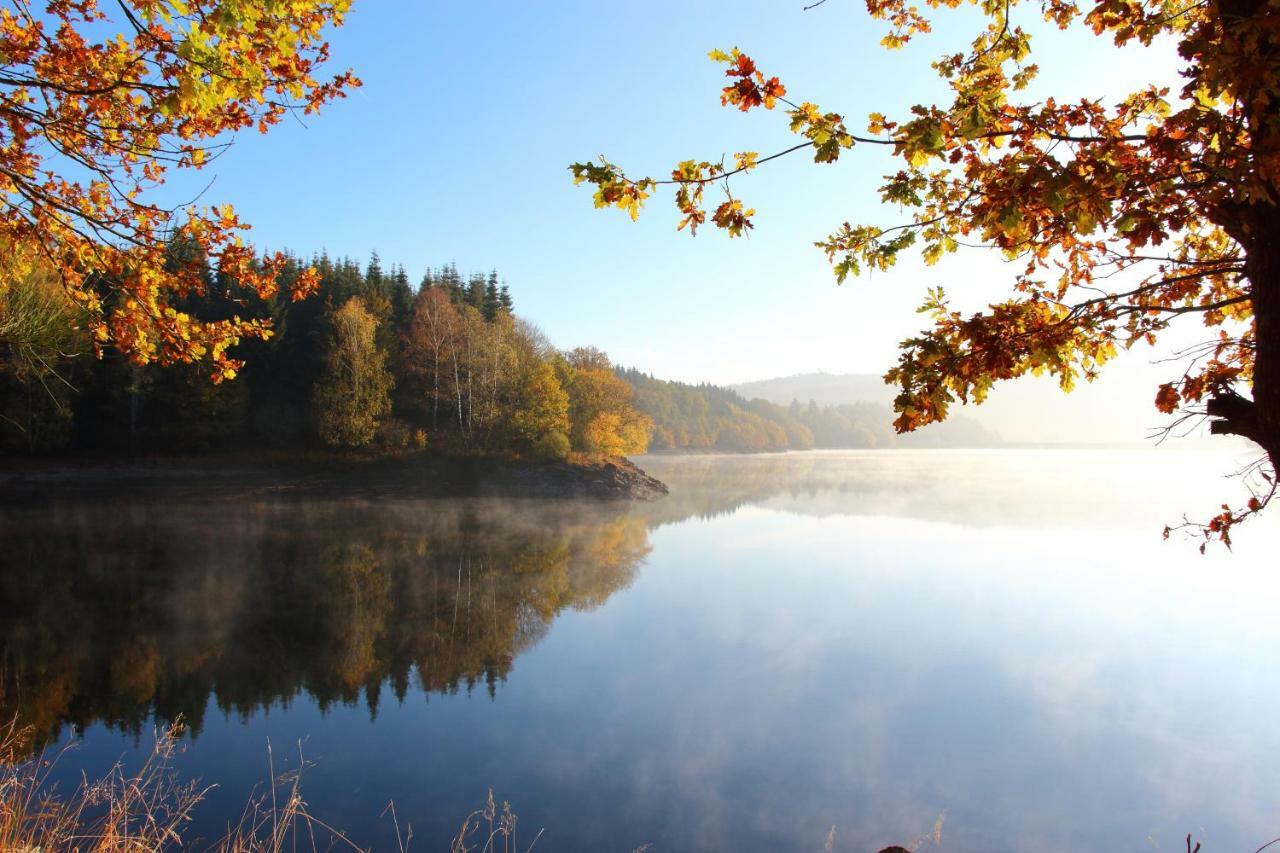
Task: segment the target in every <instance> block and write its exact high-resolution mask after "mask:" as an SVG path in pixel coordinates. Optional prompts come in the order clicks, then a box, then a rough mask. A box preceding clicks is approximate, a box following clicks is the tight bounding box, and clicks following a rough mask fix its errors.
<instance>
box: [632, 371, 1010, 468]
mask: <svg viewBox="0 0 1280 853" xmlns="http://www.w3.org/2000/svg"><path fill="white" fill-rule="evenodd" d="M618 375H619V376H621V377H622V378H623V379H625V380H626V381H627V383H628V384H630V385H631V387H632V388H633V389H635V403H636V407H637V408H639V409H640V410H641V411H642V412H644V413H645V414H646V415H648V416H649V417H650V418H651V419H652V420H653V432H652V439H651V442H650V450H651V451H653V452H659V453H661V452H672V451H698V450H714V451H720V452H728V453H759V452H770V451H779V450H808V449H810V448H822V449H843V448H876V447H879V448H890V447H989V446H993V445H995V444H998V443H999V441H998V439H997V438H996V437H995V436H994V435H992V434H991V433H989V432H987V431H986V430H985V429H983V428H982V427H981V426H980V425H978V424H977V423H976V422H974V421H972V420H968V419H965V418H952V419H950V420H948V421H947V422H946V423H942V424H937V425H935V426H931V427H930V428H929V429H927V430H923V431H921V432H915V433H908V434H907V435H897V434H896V433H894V431H893V426H892V423H893V418H894V415H893V413H892V412H891V411H890V410H889V409H888V408H887V407H885V406H881V405H878V404H876V403H853V404H846V405H839V406H819V405H818V404H817V403H815V402H813V401H809V402H807V403H801V402H799V401H795V402H793V403H791V405H789V406H780V405H778V404H776V403H772V402H769V401H768V400H762V399H753V400H748V399H746V398H745V397H743V396H742V395H741V394H739V393H738V392H736V391H733V390H731V389H728V388H721V387H718V386H715V385H688V384H685V383H683V382H668V381H664V380H661V379H655V378H653V377H652V376H649V375H648V374H645V373H641V372H640V371H638V370H634V369H620V370H619V371H618Z"/></svg>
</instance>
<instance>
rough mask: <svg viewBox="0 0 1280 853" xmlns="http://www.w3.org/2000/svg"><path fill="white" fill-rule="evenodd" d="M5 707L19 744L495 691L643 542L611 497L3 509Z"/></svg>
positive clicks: (601, 595) (609, 588)
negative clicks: (304, 702) (584, 501)
mask: <svg viewBox="0 0 1280 853" xmlns="http://www.w3.org/2000/svg"><path fill="white" fill-rule="evenodd" d="M0 539H2V540H3V541H4V542H5V543H6V547H5V548H4V549H3V551H2V552H0V646H2V649H3V652H2V655H3V657H2V658H0V717H2V718H3V719H6V720H7V719H11V718H13V717H15V716H16V718H17V720H18V721H19V723H20V724H21V725H22V726H27V727H30V728H31V731H32V732H33V733H34V736H33V738H32V746H33V748H34V747H38V746H39V745H41V744H43V743H47V742H49V741H50V740H52V739H56V738H58V737H59V736H60V735H61V734H62V733H63V732H64V730H65V729H66V728H67V727H68V726H70V727H72V728H74V729H75V730H83V729H84V727H86V726H88V725H91V724H93V723H103V724H106V725H108V726H110V727H112V728H115V729H119V730H124V731H132V732H139V731H141V730H142V729H143V727H144V726H147V725H149V724H150V723H151V722H152V721H162V722H166V721H171V720H173V719H175V718H178V717H179V716H180V717H181V718H183V719H184V720H185V721H186V724H187V726H188V727H189V731H190V732H191V733H192V734H193V736H198V735H199V733H200V731H201V728H202V725H203V722H204V715H205V713H206V709H207V708H209V707H211V706H210V702H209V699H210V697H213V698H214V699H215V700H216V706H217V707H218V708H219V709H221V710H222V711H223V712H224V713H231V714H238V715H242V716H246V717H247V716H249V715H251V714H253V713H254V712H256V711H258V710H261V709H264V708H268V707H270V706H272V705H274V704H277V703H279V704H280V705H283V706H288V705H289V704H290V703H292V702H293V701H295V700H296V699H297V698H298V697H299V696H302V695H304V694H305V695H306V696H308V697H310V701H312V702H314V703H316V704H317V705H318V706H319V707H320V708H321V709H322V710H323V709H325V708H328V707H330V706H332V705H333V704H334V703H345V704H356V703H363V704H364V705H365V706H367V708H368V709H369V712H370V714H371V715H376V714H377V711H378V707H379V703H380V702H382V701H384V692H385V691H389V692H390V693H391V694H392V695H394V697H395V698H396V699H397V700H403V699H404V698H405V697H406V695H408V694H409V693H410V691H413V690H419V691H425V692H427V693H433V692H457V691H461V690H465V691H468V692H470V691H473V690H485V691H488V693H489V694H490V695H493V694H495V692H496V691H497V690H498V689H499V686H500V685H501V683H502V682H503V680H504V679H505V678H506V677H507V675H508V673H510V671H511V669H512V666H513V662H514V660H515V658H516V656H517V655H518V654H519V653H520V652H521V651H522V650H524V649H526V648H529V647H530V646H531V645H532V644H534V643H536V642H537V641H538V639H539V638H540V637H541V636H542V635H543V634H544V633H545V632H546V630H547V628H548V626H549V625H550V624H551V622H552V621H553V620H554V619H555V618H556V615H557V614H558V613H560V612H562V611H563V610H565V609H566V608H572V609H578V610H582V609H590V608H594V607H596V606H598V605H600V604H602V603H603V602H604V601H605V600H607V599H608V598H609V596H610V595H612V594H613V593H614V592H616V591H617V590H619V589H622V588H623V587H625V586H627V585H628V584H629V583H630V582H631V580H632V578H633V577H634V575H635V572H636V569H637V567H638V565H639V564H640V562H641V560H642V558H643V557H644V555H645V554H646V553H647V552H648V535H647V530H646V526H645V524H644V522H643V521H642V520H640V519H639V518H636V517H634V516H630V515H627V514H626V513H625V512H622V511H620V510H619V509H618V508H616V507H615V508H613V509H612V510H610V509H609V508H607V507H594V508H593V507H588V506H582V505H566V504H552V505H546V504H543V505H539V504H523V505H522V504H520V503H518V502H511V501H502V502H485V501H449V502H443V501H441V502H435V501H420V502H414V503H386V502H383V503H379V504H376V505H374V504H353V503H351V502H342V503H328V504H298V503H287V502H282V503H263V504H249V505H245V504H240V505H211V506H185V507H182V506H179V507H160V506H127V505H126V506H124V507H115V508H111V509H104V508H101V507H93V508H90V507H59V508H50V509H45V510H40V511H22V512H10V513H7V514H5V515H4V516H3V518H0Z"/></svg>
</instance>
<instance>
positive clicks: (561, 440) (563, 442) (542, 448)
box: [533, 431, 573, 462]
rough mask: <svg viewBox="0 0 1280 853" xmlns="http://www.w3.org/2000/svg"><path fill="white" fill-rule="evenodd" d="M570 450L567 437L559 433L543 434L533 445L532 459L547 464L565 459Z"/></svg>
mask: <svg viewBox="0 0 1280 853" xmlns="http://www.w3.org/2000/svg"><path fill="white" fill-rule="evenodd" d="M572 449H573V448H572V446H571V445H570V444H569V436H567V435H565V434H564V433H562V432H559V431H556V432H548V433H545V434H543V435H542V436H541V437H539V438H538V440H537V441H535V442H534V443H533V455H534V458H536V459H542V460H544V461H547V462H559V461H561V460H564V459H567V458H568V457H569V453H570V451H571V450H572Z"/></svg>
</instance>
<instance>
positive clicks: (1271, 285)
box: [1208, 205, 1280, 467]
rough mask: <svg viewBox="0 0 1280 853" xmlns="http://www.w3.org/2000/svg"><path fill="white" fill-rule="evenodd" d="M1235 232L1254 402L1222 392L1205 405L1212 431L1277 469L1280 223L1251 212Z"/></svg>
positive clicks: (1259, 210) (1271, 215) (1262, 209)
mask: <svg viewBox="0 0 1280 853" xmlns="http://www.w3.org/2000/svg"><path fill="white" fill-rule="evenodd" d="M1250 214H1251V215H1250V217H1249V219H1250V220H1251V221H1249V222H1248V223H1247V225H1246V226H1245V227H1243V228H1241V229H1240V230H1239V231H1238V232H1237V240H1239V242H1240V243H1241V245H1242V246H1243V247H1244V250H1245V256H1246V260H1245V276H1246V277H1247V279H1248V283H1249V289H1250V295H1251V298H1252V307H1253V323H1254V361H1253V399H1252V400H1248V399H1246V398H1244V397H1242V396H1240V395H1238V394H1236V393H1234V392H1230V391H1228V392H1225V393H1221V394H1218V395H1216V396H1214V397H1213V398H1212V399H1210V400H1209V404H1208V412H1209V414H1210V416H1212V417H1214V418H1217V420H1215V421H1213V422H1212V423H1211V424H1210V431H1211V432H1214V433H1218V434H1230V435H1240V436H1244V437H1245V438H1248V439H1250V440H1251V441H1253V442H1254V443H1256V444H1258V445H1259V446H1260V447H1262V449H1263V450H1265V451H1266V452H1267V455H1268V456H1269V457H1271V463H1272V466H1273V467H1275V466H1276V465H1277V464H1280V218H1278V217H1277V216H1276V210H1275V209H1274V208H1273V207H1271V206H1270V205H1257V206H1254V208H1253V210H1251V211H1250Z"/></svg>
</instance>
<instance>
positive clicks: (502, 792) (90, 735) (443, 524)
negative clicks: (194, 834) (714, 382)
mask: <svg viewBox="0 0 1280 853" xmlns="http://www.w3.org/2000/svg"><path fill="white" fill-rule="evenodd" d="M643 464H644V465H645V467H647V468H648V469H649V470H650V471H651V472H652V473H654V474H655V475H657V476H659V477H660V478H662V479H664V480H666V481H667V482H668V483H669V484H670V485H671V487H672V495H671V497H670V498H668V499H667V500H664V501H661V502H659V503H656V504H652V505H644V506H636V507H630V508H627V507H609V506H600V505H595V506H585V505H563V504H547V503H536V502H526V503H519V502H493V501H489V502H485V501H471V502H451V503H446V502H421V503H396V504H379V505H372V504H324V505H319V504H315V505H313V504H306V505H300V504H291V503H278V504H260V505H236V506H199V507H197V506H192V507H163V508H162V507H128V506H125V507H119V506H116V507H112V508H111V509H110V510H109V511H108V510H101V509H99V510H94V509H85V508H75V507H58V508H55V509H51V510H47V511H32V512H30V513H20V514H19V513H10V514H9V515H7V516H6V517H4V518H3V519H2V520H0V535H3V538H4V541H5V543H6V548H5V550H4V556H2V557H0V563H2V564H3V565H0V571H2V573H3V575H2V577H3V580H2V581H0V617H2V619H0V625H2V626H3V629H2V630H3V633H2V634H0V642H3V645H4V658H3V660H4V667H3V673H0V674H2V676H3V678H2V681H0V687H2V690H3V692H2V693H0V704H2V705H3V710H5V711H6V712H8V713H13V712H17V713H19V714H20V715H22V717H23V719H24V720H25V721H27V722H30V723H31V724H33V725H35V726H37V727H38V728H39V729H40V730H41V731H42V732H45V733H46V734H47V736H48V737H50V738H52V739H53V740H54V741H56V740H67V739H71V738H73V735H72V731H73V730H74V729H75V728H77V727H79V728H83V731H84V737H83V740H82V742H81V743H80V745H79V747H78V748H77V750H76V751H75V752H73V753H72V754H71V755H70V756H67V757H66V758H64V759H63V761H64V762H67V765H66V769H65V772H66V775H67V778H68V779H70V778H73V776H74V775H75V774H74V773H73V772H72V771H77V772H78V769H79V768H80V767H88V768H89V769H90V770H93V769H94V768H102V767H105V766H107V765H109V764H110V763H111V762H112V761H114V760H115V759H116V758H117V757H119V756H120V755H122V754H124V755H133V754H134V751H135V750H145V749H146V747H147V744H148V742H149V738H150V730H151V729H150V727H151V721H152V719H153V718H154V717H156V716H158V717H160V718H161V719H166V718H169V717H172V716H174V715H176V714H182V715H183V716H184V717H186V718H187V719H188V720H189V721H191V723H192V724H193V730H194V733H193V737H192V738H191V741H190V745H189V747H188V749H187V751H186V752H185V754H184V755H183V757H182V766H183V768H184V770H186V771H188V772H190V773H191V774H193V775H198V776H200V777H202V778H203V779H204V780H206V781H208V782H217V783H218V784H219V785H220V786H221V787H220V788H219V789H217V790H216V791H215V792H214V793H213V794H212V795H211V798H210V800H209V802H208V803H207V804H206V807H205V808H204V809H203V811H202V818H201V821H200V824H199V827H198V829H199V831H200V832H203V833H205V834H207V835H214V834H216V832H217V830H218V828H219V826H221V825H222V823H223V822H225V820H227V819H228V818H234V817H235V816H237V815H238V813H239V810H240V807H241V805H242V804H243V802H244V800H245V796H246V792H247V791H248V790H249V788H250V787H252V786H253V785H254V784H255V783H257V782H259V781H261V780H262V779H264V778H265V777H266V775H267V772H266V744H267V742H268V740H270V742H271V743H272V745H273V748H274V750H275V753H276V760H277V762H278V763H279V762H284V763H288V761H290V760H293V759H282V758H281V755H282V754H284V755H295V754H296V746H295V745H296V744H297V743H298V741H299V740H300V739H301V740H303V744H302V750H303V753H304V754H305V756H306V759H307V760H308V761H309V762H313V763H314V766H313V767H311V768H309V769H308V771H307V776H306V783H305V791H306V794H307V799H308V801H309V802H310V804H311V805H312V808H313V810H314V811H315V812H316V813H317V814H320V815H322V816H324V817H325V819H326V820H328V821H330V822H331V823H335V824H337V825H339V826H342V827H344V828H346V829H348V830H350V831H351V832H352V834H353V835H354V836H355V837H356V838H357V839H358V840H360V841H361V842H363V843H369V844H374V845H376V846H378V847H381V846H382V845H384V844H387V843H389V842H390V841H391V835H390V826H389V824H388V823H387V822H386V821H385V820H380V819H379V818H378V815H379V813H380V812H381V811H382V808H383V806H385V804H386V802H387V801H388V800H390V799H394V800H395V801H396V806H397V812H398V814H399V816H400V819H401V821H402V823H403V822H405V821H409V822H411V823H412V824H413V826H414V833H415V837H416V842H415V845H416V846H418V847H419V849H436V848H437V847H439V846H443V843H444V839H445V838H446V837H447V836H448V835H449V833H450V832H451V830H453V829H454V828H456V825H457V824H458V822H459V821H460V820H461V818H462V816H463V815H464V814H465V813H466V812H467V811H469V810H470V809H471V808H472V807H474V806H475V805H477V804H478V803H479V802H481V801H482V800H483V797H484V794H485V791H486V789H487V788H489V787H493V788H494V789H495V790H496V792H497V794H498V796H499V797H500V798H507V799H510V800H511V801H512V802H513V804H514V806H515V807H516V810H517V812H518V813H519V814H520V815H521V821H522V823H521V826H522V828H523V829H525V830H527V834H525V837H526V838H527V839H532V837H533V834H534V833H535V832H536V830H537V828H539V827H546V829H547V833H546V835H544V837H543V840H542V841H540V842H539V846H542V845H544V844H545V845H546V846H547V847H548V848H549V849H594V850H611V849H613V850H630V849H632V848H633V847H635V846H638V845H639V844H641V843H644V842H652V843H653V844H654V845H655V848H656V849H668V850H699V849H704V850H713V849H731V848H732V849H743V850H774V849H821V847H822V842H823V839H824V838H825V837H826V834H827V831H828V829H829V828H830V827H831V826H832V825H833V824H834V825H836V826H837V835H836V849H838V850H874V849H878V846H877V845H879V846H883V845H886V844H889V843H904V842H908V841H910V840H911V839H913V838H915V837H917V836H921V835H924V834H926V833H928V832H929V831H930V830H931V829H932V828H933V826H934V824H935V821H936V820H937V818H938V817H939V816H940V815H943V814H944V813H945V821H944V824H943V831H942V836H943V840H944V845H945V847H947V848H950V849H957V850H976V849H982V850H1029V851H1030V850H1061V849H1109V850H1110V849H1116V850H1139V849H1142V850H1147V849H1157V850H1174V849H1177V848H1178V845H1179V843H1180V842H1181V839H1182V838H1183V837H1184V836H1185V835H1186V833H1187V832H1194V833H1195V834H1196V836H1197V838H1200V839H1202V840H1204V841H1205V842H1206V847H1207V848H1209V849H1213V850H1239V849H1245V848H1247V849H1249V850H1252V849H1255V848H1256V847H1257V846H1259V845H1261V844H1262V843H1263V842H1265V841H1267V840H1270V839H1271V838H1272V837H1275V836H1276V835H1280V769H1277V768H1275V767H1274V761H1272V758H1273V756H1275V755H1276V754H1277V747H1278V746H1280V742H1278V741H1280V730H1278V729H1277V725H1276V724H1275V722H1274V719H1275V708H1276V704H1277V699H1280V687H1277V686H1276V681H1275V678H1274V672H1275V669H1276V666H1275V664H1276V662H1277V661H1276V658H1277V650H1278V649H1280V643H1277V640H1278V639H1280V622H1278V620H1277V619H1276V617H1275V615H1274V614H1275V613H1276V612H1277V607H1278V605H1280V576H1278V575H1277V572H1276V567H1275V566H1274V565H1273V563H1274V562H1275V560H1274V555H1275V553H1276V546H1277V545H1278V544H1280V526H1278V525H1277V523H1276V520H1275V519H1267V520H1264V521H1262V522H1258V523H1253V524H1251V525H1249V526H1247V527H1246V528H1242V529H1241V531H1240V534H1239V537H1238V540H1239V541H1238V544H1237V547H1236V551H1235V553H1234V554H1226V553H1225V552H1222V551H1220V550H1219V551H1217V552H1215V551H1213V550H1211V551H1210V554H1209V555H1208V556H1207V557H1200V556H1199V554H1198V553H1197V552H1196V549H1195V545H1194V543H1192V542H1190V541H1187V540H1185V539H1180V538H1178V537H1177V536H1175V537H1174V538H1173V539H1171V540H1170V541H1169V542H1163V541H1161V539H1160V529H1161V527H1162V526H1163V524H1164V523H1166V522H1168V521H1173V520H1176V519H1178V518H1179V517H1180V515H1181V513H1182V512H1183V511H1188V512H1193V513H1194V512H1197V511H1198V512H1202V513H1203V512H1207V511H1208V510H1211V509H1212V507H1213V506H1214V505H1215V504H1216V503H1217V502H1220V500H1225V499H1228V498H1232V497H1234V496H1235V495H1236V492H1235V490H1236V488H1237V486H1235V485H1234V484H1233V483H1232V482H1230V481H1227V480H1219V479H1217V475H1219V474H1222V473H1226V472H1227V471H1229V470H1230V468H1231V464H1232V460H1231V459H1230V458H1229V457H1227V456H1223V455H1195V454H1171V453H1161V454H1155V453H1142V454H1133V453H1106V452H1078V451H1060V452H1043V451H1026V452H988V453H960V452H906V451H896V452H888V453H874V452H872V453H813V454H789V455H785V456H769V457H747V458H741V457H675V458H671V457H667V458H654V459H648V460H644V461H643ZM295 763H296V760H295ZM1249 845H1252V846H1249Z"/></svg>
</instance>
